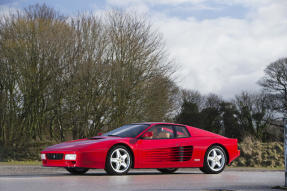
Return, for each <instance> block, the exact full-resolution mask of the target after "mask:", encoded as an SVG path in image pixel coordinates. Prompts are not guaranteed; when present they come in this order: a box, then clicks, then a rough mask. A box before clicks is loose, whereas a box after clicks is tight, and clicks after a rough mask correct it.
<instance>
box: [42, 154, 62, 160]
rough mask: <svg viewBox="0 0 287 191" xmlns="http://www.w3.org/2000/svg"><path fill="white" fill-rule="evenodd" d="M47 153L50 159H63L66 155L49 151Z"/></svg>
mask: <svg viewBox="0 0 287 191" xmlns="http://www.w3.org/2000/svg"><path fill="white" fill-rule="evenodd" d="M46 155H47V159H49V160H62V159H63V157H64V154H63V153H47V154H46Z"/></svg>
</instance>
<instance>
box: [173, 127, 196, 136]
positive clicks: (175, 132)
mask: <svg viewBox="0 0 287 191" xmlns="http://www.w3.org/2000/svg"><path fill="white" fill-rule="evenodd" d="M176 126H179V127H183V128H185V130H186V132H187V134H188V136H187V137H177V131H176V128H175V127H176ZM172 128H173V132H174V135H175V136H174V138H175V139H182V138H184V139H185V138H190V137H191V135H190V132H189V130H188V128H186V126H184V125H173V126H172Z"/></svg>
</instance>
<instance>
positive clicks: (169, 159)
mask: <svg viewBox="0 0 287 191" xmlns="http://www.w3.org/2000/svg"><path fill="white" fill-rule="evenodd" d="M239 155H240V151H239V150H238V148H237V139H230V138H226V137H223V136H220V135H217V134H214V133H211V132H208V131H204V130H201V129H197V128H195V127H190V126H187V125H180V124H172V123H136V124H129V125H124V126H122V127H119V128H117V129H115V130H112V131H110V132H108V133H105V134H103V135H102V136H95V137H92V138H87V139H79V140H74V141H68V142H64V143H61V144H57V145H54V146H50V147H47V148H46V149H45V150H43V151H42V152H41V159H42V162H43V166H45V167H65V168H66V169H67V170H68V171H69V172H70V173H72V174H84V173H85V172H87V171H88V169H90V168H98V169H105V170H106V172H107V173H108V174H117V175H120V174H126V173H128V171H129V169H130V168H156V169H158V170H159V171H160V172H162V173H173V172H175V171H176V170H177V169H178V168H195V167H196V168H200V170H201V171H203V172H204V173H208V174H217V173H220V172H222V171H223V169H224V167H225V165H226V164H230V163H231V162H232V161H233V160H234V159H236V158H237V157H238V156H239Z"/></svg>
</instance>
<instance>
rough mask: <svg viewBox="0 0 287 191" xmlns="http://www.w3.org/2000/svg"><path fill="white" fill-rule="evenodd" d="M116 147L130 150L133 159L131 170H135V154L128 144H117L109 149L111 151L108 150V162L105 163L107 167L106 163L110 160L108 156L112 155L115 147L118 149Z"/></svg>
mask: <svg viewBox="0 0 287 191" xmlns="http://www.w3.org/2000/svg"><path fill="white" fill-rule="evenodd" d="M116 146H124V147H126V148H127V149H128V150H129V152H130V153H131V155H132V156H131V158H132V161H133V162H132V166H131V168H134V165H135V157H134V152H133V150H132V149H131V147H130V146H129V145H128V144H125V143H116V144H114V145H113V146H111V147H110V148H109V150H108V152H107V156H106V161H105V166H106V163H107V159H108V154H109V153H110V151H111V150H112V149H113V148H114V147H116Z"/></svg>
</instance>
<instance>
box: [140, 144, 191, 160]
mask: <svg viewBox="0 0 287 191" xmlns="http://www.w3.org/2000/svg"><path fill="white" fill-rule="evenodd" d="M192 151H193V147H192V146H183V147H171V148H163V149H151V150H149V151H145V153H144V157H145V161H148V162H161V161H166V162H167V161H169V162H176V161H188V160H190V159H191V156H192Z"/></svg>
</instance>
